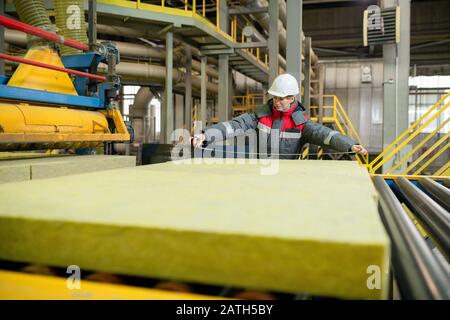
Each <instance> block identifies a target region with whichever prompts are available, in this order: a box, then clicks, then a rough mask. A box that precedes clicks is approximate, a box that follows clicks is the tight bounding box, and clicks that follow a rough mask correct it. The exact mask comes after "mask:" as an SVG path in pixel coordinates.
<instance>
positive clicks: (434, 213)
mask: <svg viewBox="0 0 450 320" xmlns="http://www.w3.org/2000/svg"><path fill="white" fill-rule="evenodd" d="M396 183H397V185H398V186H399V188H400V190H401V192H402V193H403V195H404V196H405V198H406V201H407V202H408V203H409V206H410V208H411V210H412V211H413V212H414V214H415V215H416V217H417V219H418V220H419V221H420V223H421V225H422V226H423V227H424V228H426V229H427V231H428V232H429V233H430V234H431V236H432V238H433V239H434V240H435V241H436V242H437V244H438V245H439V247H440V249H441V250H442V253H444V254H445V255H446V256H447V257H450V214H449V213H448V211H447V210H445V209H444V208H443V207H441V206H440V205H439V204H437V203H436V202H435V201H434V200H433V199H431V198H430V197H429V196H427V195H426V194H425V193H424V192H422V191H421V190H420V189H419V188H418V187H416V186H415V185H414V184H412V183H411V182H410V181H408V180H407V179H406V178H404V177H400V178H398V179H397V180H396Z"/></svg>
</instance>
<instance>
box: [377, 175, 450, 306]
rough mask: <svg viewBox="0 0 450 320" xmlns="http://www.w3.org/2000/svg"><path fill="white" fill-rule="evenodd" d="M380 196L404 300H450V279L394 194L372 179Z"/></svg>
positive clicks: (393, 260) (396, 276)
mask: <svg viewBox="0 0 450 320" xmlns="http://www.w3.org/2000/svg"><path fill="white" fill-rule="evenodd" d="M373 182H374V184H375V187H376V189H377V190H378V193H379V194H380V201H379V208H380V209H381V210H380V215H381V218H382V220H383V223H384V225H385V227H386V230H387V232H388V233H389V236H390V238H391V243H392V245H391V247H392V264H393V270H394V274H395V278H396V280H397V283H398V285H399V289H400V294H401V296H402V298H403V299H409V300H423V299H427V300H430V299H435V300H445V299H450V286H449V283H450V282H449V280H450V278H449V275H448V274H447V273H446V272H445V270H444V269H443V268H442V265H441V264H440V263H439V261H438V260H437V257H436V256H435V254H434V253H433V252H432V251H431V249H430V248H429V247H428V246H427V244H426V242H425V240H424V239H423V238H422V236H421V235H420V233H419V231H418V230H417V228H416V227H415V226H414V223H413V222H412V221H411V219H410V218H409V216H408V214H407V213H406V212H405V211H404V210H403V208H402V206H401V204H400V202H399V201H398V199H397V198H396V197H395V195H394V193H393V192H392V190H391V189H390V188H389V186H388V185H387V184H386V182H385V181H384V180H383V178H381V177H379V176H375V177H374V178H373Z"/></svg>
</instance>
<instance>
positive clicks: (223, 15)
mask: <svg viewBox="0 0 450 320" xmlns="http://www.w3.org/2000/svg"><path fill="white" fill-rule="evenodd" d="M219 10H220V18H219V26H220V29H221V30H222V31H224V32H227V33H228V31H229V27H230V23H229V19H230V18H229V15H228V6H227V2H226V1H220V7H219ZM230 80H231V70H230V67H229V55H228V54H219V112H218V116H219V122H222V121H226V120H228V119H229V118H230V115H231V96H230Z"/></svg>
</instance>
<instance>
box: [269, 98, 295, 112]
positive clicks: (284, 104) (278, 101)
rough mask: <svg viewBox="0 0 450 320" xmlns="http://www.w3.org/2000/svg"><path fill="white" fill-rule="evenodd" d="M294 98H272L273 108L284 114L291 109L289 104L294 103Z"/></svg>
mask: <svg viewBox="0 0 450 320" xmlns="http://www.w3.org/2000/svg"><path fill="white" fill-rule="evenodd" d="M294 99H295V98H294V96H287V97H276V96H274V97H273V106H274V107H275V109H277V110H278V111H281V112H284V111H287V110H289V108H290V107H291V103H292V102H294Z"/></svg>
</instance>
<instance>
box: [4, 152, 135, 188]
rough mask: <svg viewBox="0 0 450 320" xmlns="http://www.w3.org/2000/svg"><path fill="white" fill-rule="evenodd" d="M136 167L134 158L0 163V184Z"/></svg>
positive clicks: (118, 157)
mask: <svg viewBox="0 0 450 320" xmlns="http://www.w3.org/2000/svg"><path fill="white" fill-rule="evenodd" d="M134 166H136V157H135V156H105V155H92V156H89V155H84V156H63V157H51V158H40V159H23V160H2V161H0V183H5V182H13V181H25V180H35V179H44V178H53V177H59V176H65V175H70V174H77V173H85V172H93V171H100V170H109V169H117V168H124V167H134Z"/></svg>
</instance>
